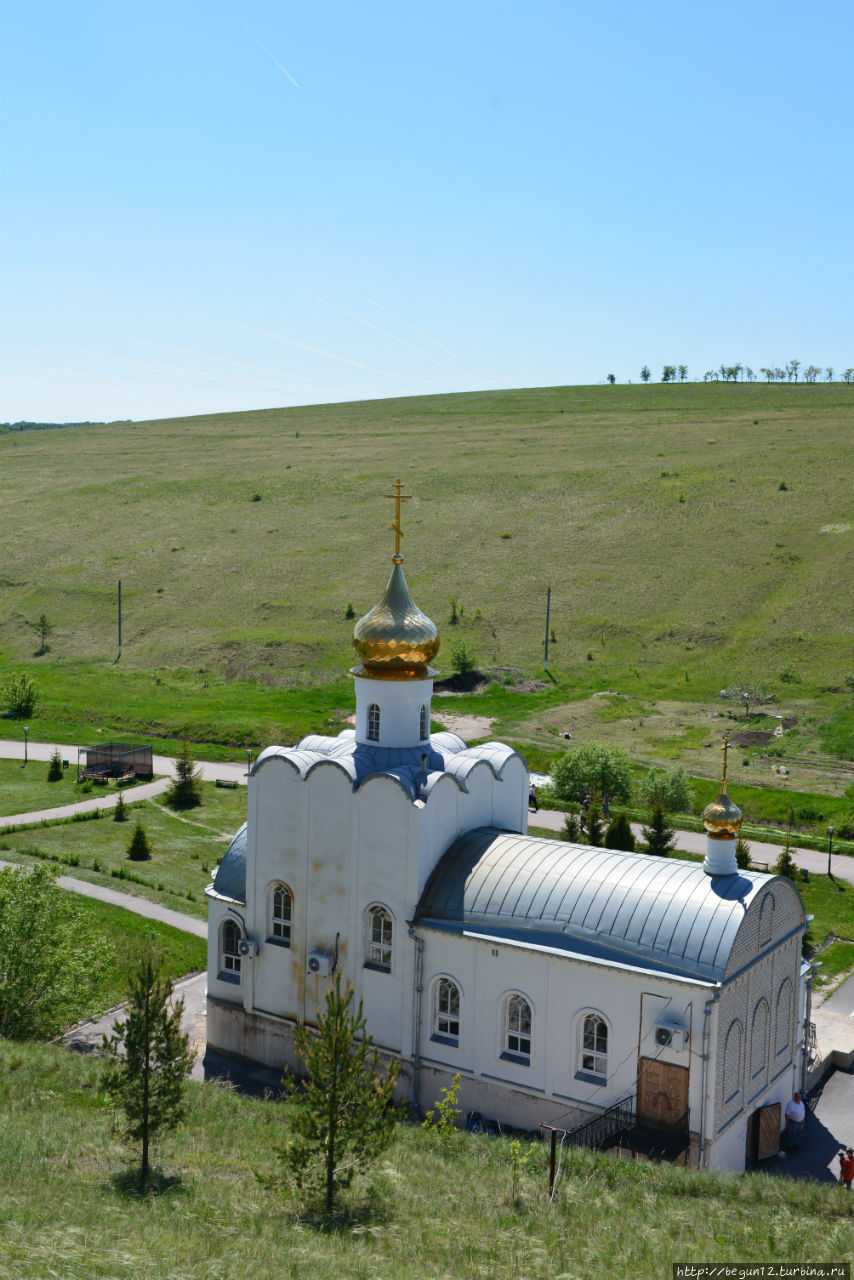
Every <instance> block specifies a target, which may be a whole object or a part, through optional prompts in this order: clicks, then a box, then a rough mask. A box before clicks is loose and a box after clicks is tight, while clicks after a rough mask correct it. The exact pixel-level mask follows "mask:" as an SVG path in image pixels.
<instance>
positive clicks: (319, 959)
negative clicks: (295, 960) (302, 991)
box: [306, 951, 335, 978]
mask: <svg viewBox="0 0 854 1280" xmlns="http://www.w3.org/2000/svg"><path fill="white" fill-rule="evenodd" d="M334 962H335V961H334V957H333V956H331V955H330V954H329V952H328V951H309V953H308V962H307V964H306V969H307V970H308V972H309V973H313V974H316V975H317V977H318V978H328V977H329V976H330V974H331V973H332V966H333V964H334Z"/></svg>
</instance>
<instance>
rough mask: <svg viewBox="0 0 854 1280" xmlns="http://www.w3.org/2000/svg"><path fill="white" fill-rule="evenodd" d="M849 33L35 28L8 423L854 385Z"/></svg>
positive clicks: (23, 65) (653, 10) (382, 18)
mask: <svg viewBox="0 0 854 1280" xmlns="http://www.w3.org/2000/svg"><path fill="white" fill-rule="evenodd" d="M852 15H854V11H853V10H852V7H851V5H850V3H847V2H846V3H841V2H840V3H835V2H831V3H821V2H820V0H819V3H817V4H814V5H810V6H807V5H806V4H794V3H786V0H780V2H777V3H764V2H759V3H751V0H744V2H743V3H730V2H729V0H724V2H723V3H719V4H717V5H715V6H711V7H709V6H686V5H684V4H676V3H667V2H663V3H653V4H646V5H645V4H641V3H637V0H635V2H634V3H630V2H628V0H610V2H609V0H600V2H599V3H597V4H595V5H589V4H580V3H575V2H574V0H567V2H565V3H550V2H538V0H531V2H530V3H528V4H527V5H524V6H523V5H521V4H519V3H516V4H512V5H511V4H505V3H501V2H494V3H491V4H488V5H487V4H484V3H481V0H470V2H469V3H465V0H457V3H455V4H450V3H445V0H435V2H434V3H432V4H431V5H429V6H417V7H416V6H405V5H400V3H399V2H398V3H394V4H392V3H384V2H381V3H371V2H370V0H368V3H367V4H366V5H364V6H354V5H352V4H343V3H339V0H329V2H328V3H325V4H324V3H315V4H311V5H305V4H302V5H295V4H291V3H285V2H283V0H280V2H279V3H273V2H272V0H246V3H244V4H240V5H238V4H233V3H224V2H222V0H206V3H205V4H200V3H196V2H195V0H188V2H187V3H180V0H172V3H169V4H166V3H163V2H162V0H147V3H146V4H145V5H116V4H115V3H114V2H113V3H111V4H106V3H92V2H87V0H83V3H82V4H81V5H79V6H71V5H69V4H67V3H54V2H51V0H46V2H41V0H31V3H30V4H28V5H16V6H14V7H12V6H7V7H6V10H5V13H4V17H3V22H2V28H0V30H2V45H3V51H4V59H3V62H4V75H3V94H2V101H1V102H0V111H2V113H3V116H4V117H5V119H4V121H3V131H2V132H3V139H4V142H3V173H4V182H3V192H4V194H3V199H2V202H0V264H2V266H1V267H0V280H2V291H1V292H0V301H1V302H2V305H0V339H2V345H0V420H2V421H14V420H17V419H19V418H27V419H37V420H47V421H67V420H79V419H101V418H106V419H112V418H125V417H128V418H135V419H141V418H148V417H168V416H173V415H177V414H190V413H209V412H215V411H219V410H234V409H252V408H264V407H269V406H274V405H289V404H311V403H319V402H328V401H339V400H356V399H369V398H374V397H387V396H397V395H420V394H431V393H434V392H447V391H468V390H477V389H480V388H493V387H512V386H540V385H554V384H564V383H586V382H598V381H601V380H602V379H603V378H604V377H605V376H606V374H608V373H609V372H613V373H615V374H616V376H617V379H618V381H621V382H623V381H626V380H628V379H632V380H635V381H636V380H637V379H638V372H639V370H640V368H641V365H643V364H644V363H646V364H648V365H649V366H650V367H651V368H652V370H653V375H654V376H656V377H657V376H659V375H660V371H661V366H662V365H663V364H664V363H674V364H678V363H684V364H686V365H688V368H689V376H692V377H695V376H697V377H701V376H702V373H703V372H704V371H705V370H706V369H707V368H710V367H712V366H716V365H719V364H720V363H722V362H723V363H734V362H736V361H740V362H742V363H745V364H750V365H752V366H753V367H754V368H757V369H758V368H759V367H760V366H761V365H764V364H769V363H771V364H777V365H782V364H784V363H785V362H786V361H788V360H790V359H792V358H797V359H799V360H801V362H802V363H803V364H808V363H815V364H818V365H820V366H822V367H824V366H826V365H831V366H833V367H834V368H836V369H837V370H840V369H842V368H845V367H848V366H849V365H854V336H852V326H851V316H850V312H851V299H852V296H854V288H852V284H854V281H852V274H854V255H852V225H853V224H854V200H852V195H854V192H853V191H852V187H854V178H852V172H854V166H852V146H851V128H852V88H851V85H852V76H851V69H850V63H851V47H852V46H851V39H852V34H854V32H852V28H854V16H852Z"/></svg>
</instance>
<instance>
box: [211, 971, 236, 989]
mask: <svg viewBox="0 0 854 1280" xmlns="http://www.w3.org/2000/svg"><path fill="white" fill-rule="evenodd" d="M216 976H217V978H218V980H219V981H220V982H233V983H234V984H235V985H236V986H239V985H240V974H239V973H227V972H226V970H225V969H221V970H220V972H219V973H218V974H217V975H216Z"/></svg>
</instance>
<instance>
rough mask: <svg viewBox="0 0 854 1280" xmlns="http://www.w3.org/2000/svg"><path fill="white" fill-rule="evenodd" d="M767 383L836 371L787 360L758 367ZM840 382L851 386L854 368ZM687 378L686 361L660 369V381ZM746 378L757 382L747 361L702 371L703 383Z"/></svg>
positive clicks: (612, 378) (644, 374) (644, 373)
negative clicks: (781, 364) (784, 362)
mask: <svg viewBox="0 0 854 1280" xmlns="http://www.w3.org/2000/svg"><path fill="white" fill-rule="evenodd" d="M759 372H760V374H761V375H762V376H763V377H764V379H765V381H766V382H797V381H798V380H799V374H800V377H801V378H802V379H803V381H804V382H809V383H814V382H818V381H819V380H821V381H824V382H828V383H832V382H833V379H834V376H835V370H834V369H833V367H832V366H831V365H828V366H827V367H826V368H824V369H822V368H820V367H819V366H818V365H816V364H808V365H807V366H806V367H805V368H803V369H802V366H801V362H800V360H790V361H789V362H788V364H787V365H785V366H784V367H783V368H782V369H781V368H780V367H779V365H776V366H774V367H773V368H771V367H768V368H762V369H760V370H759ZM640 376H641V382H649V380H650V378H651V377H652V373H651V371H650V368H649V365H646V364H645V365H644V366H643V368H642V369H641V371H640ZM839 376H840V377H841V378H842V381H843V382H844V383H845V384H846V385H847V386H850V384H851V383H852V381H854V367H852V368H850V369H844V370H843V371H842V373H841V374H840V375H839ZM687 378H688V366H687V365H685V364H678V365H677V364H666V365H664V367H663V368H662V370H661V381H662V382H685V381H686V379H687ZM745 378H746V379H747V381H748V382H755V381H756V373H755V371H754V370H753V369H751V367H750V365H748V364H721V365H718V367H717V369H707V370H706V372H705V373H704V374H703V381H704V382H744V380H745ZM605 381H606V382H609V383H610V384H611V386H612V387H613V385H614V383H615V382H616V381H617V378H616V375H615V374H613V373H609V374H608V376H607V378H606V379H605Z"/></svg>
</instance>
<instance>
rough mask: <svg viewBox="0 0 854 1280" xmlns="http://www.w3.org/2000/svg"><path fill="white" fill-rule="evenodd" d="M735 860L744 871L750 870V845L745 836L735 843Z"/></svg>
mask: <svg viewBox="0 0 854 1280" xmlns="http://www.w3.org/2000/svg"><path fill="white" fill-rule="evenodd" d="M735 860H736V862H737V863H738V865H739V867H740V868H741V870H742V871H749V870H750V845H749V844H748V843H747V841H746V840H745V838H744V836H739V837H738V839H737V840H736V842H735Z"/></svg>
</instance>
